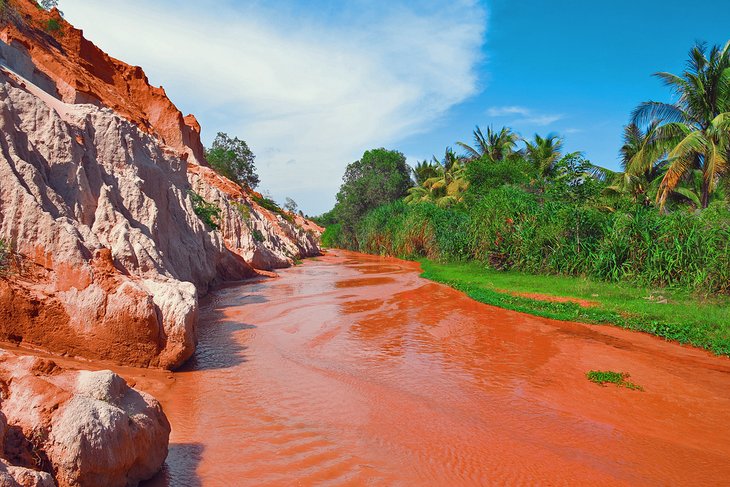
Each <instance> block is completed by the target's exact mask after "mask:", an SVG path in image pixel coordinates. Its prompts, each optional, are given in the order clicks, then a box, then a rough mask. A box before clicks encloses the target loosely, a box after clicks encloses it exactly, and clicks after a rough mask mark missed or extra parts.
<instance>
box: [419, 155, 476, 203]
mask: <svg viewBox="0 0 730 487" xmlns="http://www.w3.org/2000/svg"><path fill="white" fill-rule="evenodd" d="M431 166H433V167H434V168H436V171H437V173H436V175H434V176H432V177H430V178H428V179H426V180H425V181H423V183H422V184H421V185H419V186H415V187H413V188H410V189H409V190H408V196H406V198H405V202H406V203H411V204H412V203H417V202H420V201H433V202H434V203H436V204H437V205H439V206H442V207H446V206H449V205H452V204H454V203H458V202H460V201H461V200H462V198H463V195H464V191H466V189H467V188H468V186H469V184H468V182H467V180H466V178H465V174H464V170H465V165H464V161H463V159H462V158H460V157H459V156H457V155H456V153H455V152H454V151H453V150H452V149H451V147H447V148H446V151H445V153H444V157H443V159H442V160H438V158H437V157H436V156H434V157H433V162H432V163H431Z"/></svg>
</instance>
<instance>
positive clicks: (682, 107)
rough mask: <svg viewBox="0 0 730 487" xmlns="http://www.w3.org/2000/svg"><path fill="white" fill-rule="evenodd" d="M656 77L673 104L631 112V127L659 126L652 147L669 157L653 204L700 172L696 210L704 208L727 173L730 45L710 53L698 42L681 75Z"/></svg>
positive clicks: (654, 104) (643, 106)
mask: <svg viewBox="0 0 730 487" xmlns="http://www.w3.org/2000/svg"><path fill="white" fill-rule="evenodd" d="M655 76H657V77H658V78H660V79H661V80H662V81H663V82H664V84H665V85H667V86H668V87H670V88H671V89H672V91H673V93H674V94H675V95H676V96H677V101H676V102H675V103H664V102H656V101H648V102H644V103H642V104H640V105H639V106H638V107H637V108H636V109H635V110H634V113H633V123H635V124H637V125H639V126H644V125H647V124H650V123H651V122H653V121H655V120H656V121H658V125H657V127H656V138H655V140H654V141H653V142H652V144H651V145H652V146H653V147H652V150H653V151H654V152H655V153H663V154H667V171H666V174H665V175H664V178H663V179H662V181H661V185H660V187H659V193H658V195H657V199H658V201H659V203H660V206H662V207H663V206H664V204H665V203H666V200H667V197H668V196H669V195H670V194H671V193H672V191H674V189H675V188H676V187H677V186H678V185H679V184H680V182H681V181H682V180H683V179H686V178H689V177H691V175H692V172H693V171H694V170H700V171H701V172H702V176H703V182H702V188H701V195H700V206H701V207H702V208H706V207H707V205H708V204H709V201H710V195H711V194H712V193H713V191H714V190H715V188H716V187H717V184H718V182H719V179H720V177H722V176H724V175H726V174H727V172H728V169H730V168H729V167H728V166H729V165H728V159H729V156H730V113H729V112H730V42H728V43H727V44H726V45H725V46H724V47H720V46H713V47H712V48H711V49H710V50H709V53H708V50H707V46H706V44H704V43H698V44H696V45H695V46H694V47H693V48H692V49H691V50H690V52H689V61H688V62H687V69H685V71H684V72H683V73H682V74H681V75H675V74H671V73H665V72H661V73H656V74H655Z"/></svg>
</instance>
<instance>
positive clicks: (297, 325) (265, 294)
mask: <svg viewBox="0 0 730 487" xmlns="http://www.w3.org/2000/svg"><path fill="white" fill-rule="evenodd" d="M418 274H419V270H418V265H417V264H413V263H408V262H403V261H399V260H395V259H385V258H379V257H372V256H365V255H360V254H354V253H346V252H332V253H330V254H328V255H327V256H325V257H321V258H318V259H315V260H309V261H307V262H306V263H305V264H304V265H302V266H298V267H295V268H293V269H289V270H285V271H283V272H281V277H279V278H278V279H274V280H266V281H260V282H256V283H246V284H242V285H237V286H234V287H227V288H224V289H222V290H220V291H218V292H216V293H215V295H214V296H213V297H212V298H210V300H209V302H208V303H207V304H205V306H204V311H203V314H202V316H201V324H200V328H199V337H200V343H199V347H198V350H197V352H196V354H195V357H194V358H193V359H192V361H191V362H190V363H189V364H188V365H187V366H186V368H185V369H184V370H183V371H181V372H178V373H175V374H174V378H173V379H170V378H169V376H164V377H163V376H162V375H160V374H154V373H153V374H148V375H146V376H145V377H143V378H139V377H138V378H137V379H136V382H137V383H138V387H142V388H145V389H148V390H149V391H150V392H152V393H153V394H154V395H156V396H157V397H158V399H160V401H161V402H162V404H163V406H164V408H165V411H166V413H167V415H168V417H169V419H170V422H171V423H172V427H173V432H172V437H171V446H170V455H169V457H168V460H167V464H166V467H165V470H164V472H163V473H162V474H161V475H160V476H159V477H158V478H157V479H156V481H154V482H151V483H150V484H149V485H174V486H197V485H206V486H207V485H220V486H231V485H256V486H259V485H418V486H421V485H444V486H452V485H491V484H502V485H504V484H507V485H519V484H524V485H535V484H541V485H564V484H568V485H570V484H574V485H606V484H610V485H623V484H625V485H657V484H662V485H669V484H671V485H688V484H696V485H717V484H720V483H722V482H727V481H728V480H729V479H730V434H729V433H730V426H728V418H729V413H730V360H728V359H726V358H723V357H715V356H712V355H711V354H709V353H706V352H703V351H700V350H696V349H692V348H688V347H682V346H679V345H677V344H672V343H667V342H664V341H662V340H660V339H657V338H654V337H651V336H648V335H644V334H640V333H632V332H628V331H625V330H620V329H617V328H614V327H609V326H590V325H582V324H576V323H566V322H558V321H551V320H547V319H542V318H536V317H532V316H528V315H525V314H520V313H515V312H511V311H506V310H502V309H498V308H494V307H490V306H486V305H482V304H479V303H476V302H474V301H472V300H470V299H468V298H467V297H466V296H464V295H463V294H461V293H459V292H456V291H454V290H452V289H450V288H447V287H445V286H442V285H439V284H435V283H432V282H429V281H426V280H423V279H421V278H419V277H418ZM591 369H610V370H620V371H626V372H629V373H630V374H631V379H632V380H633V381H634V382H636V383H638V384H640V385H642V386H643V387H644V388H645V391H643V392H640V391H634V390H629V389H625V388H616V387H614V386H610V387H601V386H598V385H596V384H593V383H591V382H589V381H588V380H586V377H585V373H586V372H587V371H589V370H591ZM128 375H129V374H128ZM132 375H133V374H132ZM133 380H135V379H133Z"/></svg>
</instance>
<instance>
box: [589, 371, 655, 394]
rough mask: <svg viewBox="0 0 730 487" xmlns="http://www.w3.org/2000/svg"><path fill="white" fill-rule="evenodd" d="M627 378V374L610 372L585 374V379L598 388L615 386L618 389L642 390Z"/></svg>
mask: <svg viewBox="0 0 730 487" xmlns="http://www.w3.org/2000/svg"><path fill="white" fill-rule="evenodd" d="M629 377H630V376H629V374H627V373H626V372H613V371H611V370H591V371H590V372H586V378H587V379H588V380H589V381H591V382H595V383H596V384H598V385H599V386H605V385H606V384H616V385H617V386H618V387H626V388H627V389H632V390H635V391H643V390H644V388H643V387H641V386H640V385H638V384H634V383H633V382H631V381H630V380H629Z"/></svg>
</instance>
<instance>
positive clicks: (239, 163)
mask: <svg viewBox="0 0 730 487" xmlns="http://www.w3.org/2000/svg"><path fill="white" fill-rule="evenodd" d="M205 157H206V159H208V163H209V164H210V165H211V167H212V168H213V169H215V170H216V171H217V172H218V173H219V174H221V175H223V176H225V177H227V178H228V179H230V180H231V181H234V182H236V183H238V184H240V185H247V186H248V187H249V188H251V189H254V188H256V186H258V184H259V182H260V180H259V176H258V174H256V165H255V164H254V161H255V159H256V156H254V154H253V152H251V149H249V148H248V144H246V142H245V141H243V140H241V139H239V138H238V137H234V138H230V137H229V136H228V134H225V133H223V132H218V135H217V136H216V138H215V140H214V141H213V145H212V146H211V147H210V149H206V151H205Z"/></svg>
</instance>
